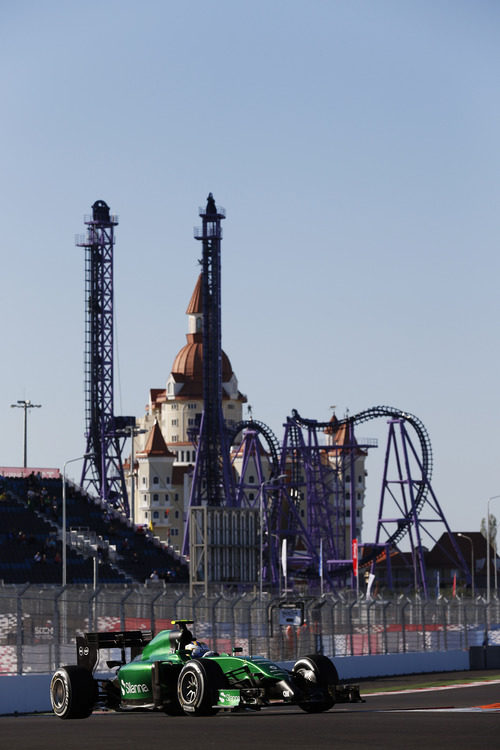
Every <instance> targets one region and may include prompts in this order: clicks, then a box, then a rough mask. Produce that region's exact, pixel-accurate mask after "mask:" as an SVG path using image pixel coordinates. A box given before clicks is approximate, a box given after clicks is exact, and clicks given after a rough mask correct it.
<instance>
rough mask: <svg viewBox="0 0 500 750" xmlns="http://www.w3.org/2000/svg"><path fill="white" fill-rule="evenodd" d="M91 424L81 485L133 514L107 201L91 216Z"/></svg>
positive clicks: (84, 241) (85, 241) (87, 243)
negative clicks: (116, 401)
mask: <svg viewBox="0 0 500 750" xmlns="http://www.w3.org/2000/svg"><path fill="white" fill-rule="evenodd" d="M85 224H86V225H87V235H86V236H85V237H79V238H77V242H76V244H77V245H78V246H79V247H85V248H86V252H85V299H86V305H87V311H86V325H85V427H86V438H87V449H86V457H85V459H84V464H83V470H82V478H81V485H82V487H83V488H84V489H86V490H89V491H92V490H93V491H94V492H96V493H97V494H98V495H99V496H100V497H101V498H102V499H103V500H105V501H106V502H108V503H109V504H110V505H113V506H114V507H117V508H119V509H120V510H122V511H123V512H124V513H125V514H126V515H128V512H129V509H128V498H127V490H126V485H125V477H124V472H123V463H122V456H121V454H122V449H123V443H124V441H125V438H126V437H127V428H128V427H129V426H130V425H129V423H130V422H131V418H128V417H115V416H114V410H113V245H114V241H115V240H114V228H115V226H116V225H117V224H118V217H117V216H114V215H111V214H110V212H109V206H108V205H107V204H106V203H105V202H104V201H96V202H95V203H94V205H93V206H92V216H91V217H90V216H86V217H85Z"/></svg>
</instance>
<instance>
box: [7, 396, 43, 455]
mask: <svg viewBox="0 0 500 750" xmlns="http://www.w3.org/2000/svg"><path fill="white" fill-rule="evenodd" d="M10 406H11V409H24V463H23V466H24V468H26V467H27V465H28V437H27V435H28V409H40V408H41V406H42V405H41V404H32V403H31V401H26V400H25V399H22V400H20V401H17V402H16V403H15V404H11V405H10Z"/></svg>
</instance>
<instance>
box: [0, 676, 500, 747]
mask: <svg viewBox="0 0 500 750" xmlns="http://www.w3.org/2000/svg"><path fill="white" fill-rule="evenodd" d="M482 677H483V679H484V677H485V675H484V673H483V675H482ZM495 677H496V678H497V676H496V675H495ZM454 678H455V679H456V675H454ZM492 678H493V676H492ZM403 679H404V680H405V683H403ZM431 679H432V678H431ZM468 679H470V675H468ZM497 679H498V678H497ZM411 681H412V678H399V682H400V684H396V685H395V684H394V682H393V681H392V682H391V680H386V681H384V680H378V681H377V682H376V683H374V682H371V683H367V684H363V685H362V694H363V695H366V702H365V703H357V704H339V705H337V706H335V707H334V708H333V709H332V710H331V711H328V712H326V713H323V714H318V715H309V714H305V713H303V712H302V711H300V709H296V708H295V707H290V708H267V709H264V710H262V711H259V712H244V713H220V714H219V715H218V716H215V717H212V718H207V719H205V718H191V717H168V716H164V715H163V714H161V713H126V714H115V713H96V714H93V715H92V716H91V717H90V718H89V719H84V720H82V721H61V720H60V719H58V718H56V717H55V716H53V715H49V714H43V715H31V716H17V717H16V716H6V717H0V737H1V738H2V747H6V748H7V747H9V748H14V749H15V750H17V749H19V750H35V749H36V750H40V748H50V749H51V750H59V749H62V748H64V749H65V750H80V749H81V750H89V749H90V750H100V748H106V749H108V748H109V749H113V748H120V750H124V749H126V748H134V750H142V748H145V749H147V750H155V749H156V748H161V749H162V750H167V748H175V749H176V750H177V749H182V748H220V749H223V750H226V748H228V749H229V748H235V750H246V749H247V748H252V750H260V748H287V749H290V748H308V749H309V748H310V749H311V750H318V748H330V749H332V748H363V749H364V750H365V749H366V750H373V749H374V748H383V749H384V750H389V749H391V748H398V750H400V749H404V750H410V749H411V748H418V749H419V750H427V748H440V750H446V749H447V748H453V750H460V749H461V748H464V749H465V748H467V749H468V750H473V749H474V748H481V750H495V749H496V748H500V681H494V682H489V683H482V684H480V685H477V686H471V687H469V686H468V687H452V686H450V687H448V688H447V689H445V690H435V689H433V690H418V691H417V692H396V693H385V694H372V693H371V691H372V690H373V689H374V688H376V689H377V690H380V689H385V687H387V688H394V687H397V688H399V689H403V688H406V687H408V688H411V684H410V683H411ZM423 681H424V680H423V679H422V676H420V682H421V683H422V682H423ZM413 683H417V678H413Z"/></svg>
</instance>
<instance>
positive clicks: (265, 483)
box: [259, 474, 286, 601]
mask: <svg viewBox="0 0 500 750" xmlns="http://www.w3.org/2000/svg"><path fill="white" fill-rule="evenodd" d="M280 479H286V474H280V475H279V476H277V477H271V479H267V480H264V481H263V482H261V483H260V494H259V531H260V544H259V571H260V572H259V600H260V601H262V583H263V581H262V579H263V572H264V488H265V487H267V486H268V485H272V484H274V483H275V482H279V480H280Z"/></svg>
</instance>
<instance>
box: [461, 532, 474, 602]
mask: <svg viewBox="0 0 500 750" xmlns="http://www.w3.org/2000/svg"><path fill="white" fill-rule="evenodd" d="M457 536H461V537H463V538H464V539H468V540H469V542H470V554H471V576H472V598H473V599H474V595H475V588H474V570H475V569H474V542H473V541H472V539H471V538H470V536H467V534H460V533H459V534H457Z"/></svg>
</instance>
